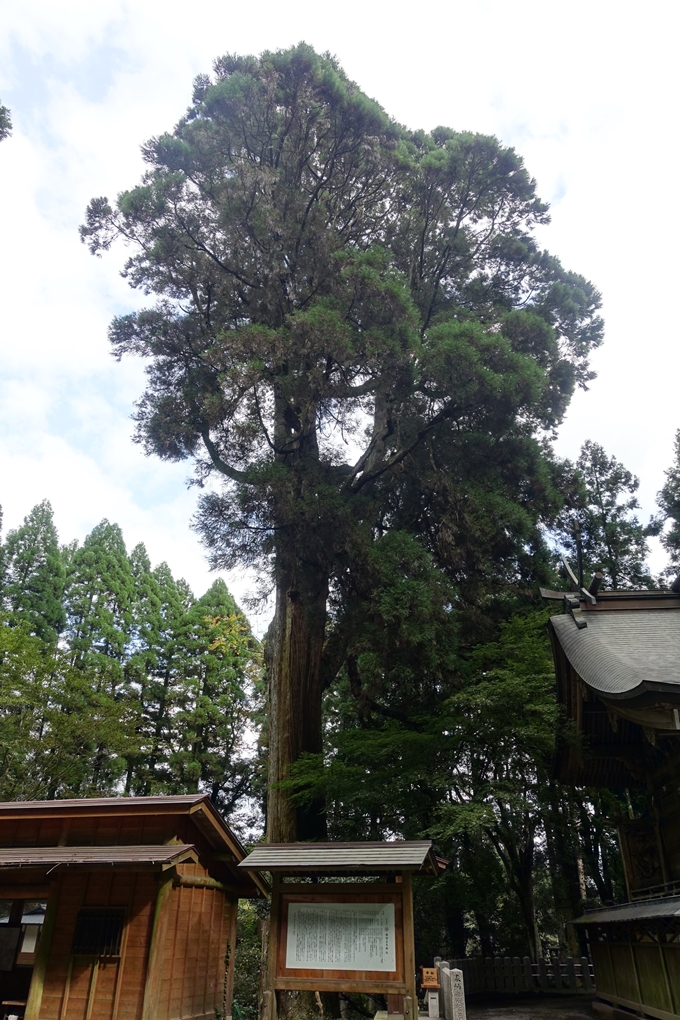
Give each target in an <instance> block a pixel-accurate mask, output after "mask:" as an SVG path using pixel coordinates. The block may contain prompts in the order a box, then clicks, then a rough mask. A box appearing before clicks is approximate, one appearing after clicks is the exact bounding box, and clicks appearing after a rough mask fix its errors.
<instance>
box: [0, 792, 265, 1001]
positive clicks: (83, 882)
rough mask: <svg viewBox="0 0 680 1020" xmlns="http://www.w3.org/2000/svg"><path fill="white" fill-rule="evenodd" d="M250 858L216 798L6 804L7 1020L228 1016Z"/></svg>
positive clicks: (2, 962) (3, 954)
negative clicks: (245, 863) (238, 914)
mask: <svg viewBox="0 0 680 1020" xmlns="http://www.w3.org/2000/svg"><path fill="white" fill-rule="evenodd" d="M244 856H245V851H244V849H243V847H242V846H241V844H240V843H239V841H238V839H236V837H235V836H234V834H233V833H232V832H231V830H230V829H229V828H228V826H227V825H226V824H225V823H224V821H223V820H222V818H221V817H220V815H219V814H218V813H217V811H216V810H215V808H214V807H213V806H212V804H211V803H210V800H209V798H208V797H207V796H206V795H195V796H179V797H134V798H127V797H116V798H103V799H93V800H61V801H59V800H57V801H25V802H16V803H0V999H1V1000H2V1014H1V1016H0V1020H10V1018H13V1017H16V1018H17V1020H175V1018H177V1020H179V1018H201V1020H212V1018H213V1017H214V1016H215V1015H216V1013H218V1012H219V1013H220V1014H221V1015H222V1016H226V1015H228V1014H229V1013H230V1011H231V996H232V987H233V973H234V948H235V938H236V907H237V902H238V898H239V897H240V896H243V897H255V896H263V895H266V894H267V892H268V888H267V885H266V884H265V883H264V881H263V880H262V878H261V877H260V876H259V875H258V874H257V873H249V872H247V871H244V870H243V869H240V870H239V869H238V865H239V864H240V862H241V861H242V860H243V858H244Z"/></svg>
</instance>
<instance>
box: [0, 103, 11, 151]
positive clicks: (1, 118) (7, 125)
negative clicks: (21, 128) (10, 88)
mask: <svg viewBox="0 0 680 1020" xmlns="http://www.w3.org/2000/svg"><path fill="white" fill-rule="evenodd" d="M11 134H12V117H11V115H10V112H9V110H8V109H7V107H6V106H2V104H0V142H1V141H2V140H3V139H4V138H8V137H9V136H10V135H11Z"/></svg>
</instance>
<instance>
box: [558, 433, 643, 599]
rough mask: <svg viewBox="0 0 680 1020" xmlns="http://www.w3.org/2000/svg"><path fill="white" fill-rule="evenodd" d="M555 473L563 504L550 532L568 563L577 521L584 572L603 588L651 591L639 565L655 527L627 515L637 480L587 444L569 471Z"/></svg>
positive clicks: (633, 506) (635, 503)
mask: <svg viewBox="0 0 680 1020" xmlns="http://www.w3.org/2000/svg"><path fill="white" fill-rule="evenodd" d="M561 470H562V471H563V472H564V476H565V483H564V487H565V490H566V502H565V507H564V510H563V511H562V513H561V514H560V517H559V519H558V523H557V529H556V530H557V533H558V535H559V537H560V540H561V543H562V545H563V546H564V547H565V548H566V549H567V550H568V551H569V553H570V554H571V558H572V560H575V556H576V543H575V539H574V525H575V524H576V523H577V522H578V524H579V525H580V529H581V535H582V543H583V560H584V568H585V569H586V570H587V571H588V572H590V573H594V572H595V571H601V572H602V573H603V575H604V584H605V585H606V586H607V587H611V588H614V589H616V588H653V587H654V586H655V585H654V580H653V578H652V577H651V575H650V574H649V571H648V569H647V567H646V564H645V559H646V557H647V556H648V555H649V549H648V546H647V537H648V536H649V535H653V534H657V533H658V530H659V528H658V525H657V524H656V522H655V521H653V520H652V521H651V522H650V525H649V526H647V527H645V526H644V525H642V524H640V522H639V521H638V519H637V517H636V516H635V515H634V513H633V511H634V510H637V509H638V508H639V505H640V504H639V503H638V500H637V496H636V495H635V494H636V492H637V490H638V488H639V485H640V482H639V479H637V478H635V476H634V475H632V474H631V472H630V471H628V470H627V469H626V468H625V467H624V466H623V464H621V463H620V461H618V460H617V459H616V457H609V456H607V454H606V453H605V451H604V449H603V448H602V447H601V446H600V445H599V444H598V443H594V442H591V440H588V441H587V442H585V443H584V444H583V446H582V447H581V453H580V455H579V458H578V460H577V461H576V465H575V467H572V465H570V464H569V462H565V463H564V465H562V468H561ZM569 475H570V477H569Z"/></svg>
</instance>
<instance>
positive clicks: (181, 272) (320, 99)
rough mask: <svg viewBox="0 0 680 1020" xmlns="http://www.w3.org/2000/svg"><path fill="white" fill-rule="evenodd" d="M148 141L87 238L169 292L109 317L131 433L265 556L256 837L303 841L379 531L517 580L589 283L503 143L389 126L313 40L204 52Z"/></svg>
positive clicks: (246, 550) (208, 528)
mask: <svg viewBox="0 0 680 1020" xmlns="http://www.w3.org/2000/svg"><path fill="white" fill-rule="evenodd" d="M144 153H145V158H146V160H147V163H148V167H149V169H148V171H147V173H146V174H145V176H144V178H143V180H142V183H141V184H140V186H139V187H137V188H134V189H133V190H131V191H127V192H124V193H123V194H121V195H120V196H119V198H118V200H117V202H116V204H115V207H114V206H113V205H111V204H110V203H109V202H108V201H107V200H106V199H105V198H101V199H96V200H94V201H93V202H92V203H91V204H90V207H89V209H88V212H87V222H86V224H85V226H84V227H83V231H82V233H83V239H84V240H86V241H88V243H89V244H90V246H91V248H92V250H93V251H94V252H97V251H101V250H103V249H106V248H108V247H109V246H110V245H111V244H112V243H113V241H114V240H115V239H116V238H124V239H125V241H126V242H127V243H128V244H129V245H130V246H131V253H130V258H129V260H128V263H127V267H126V270H125V272H126V275H127V277H128V279H129V280H130V282H131V284H132V285H133V286H136V287H140V288H142V289H145V290H146V291H147V293H150V292H153V293H156V294H158V295H159V297H160V301H159V303H158V305H157V306H156V307H155V308H152V309H149V310H146V311H143V312H140V313H136V314H132V315H129V316H124V317H122V318H120V319H117V320H116V321H114V323H113V324H112V327H111V339H112V342H113V345H114V349H115V351H116V353H117V354H118V355H121V356H122V355H124V354H128V353H130V354H136V355H140V356H142V357H144V358H147V359H149V361H150V367H149V386H148V388H147V391H146V393H145V394H144V395H143V397H142V399H141V400H140V402H139V405H138V410H137V421H138V428H139V431H138V438H139V440H140V442H142V443H143V444H144V445H145V447H146V449H147V450H149V451H154V452H155V453H157V454H159V455H160V456H161V457H166V458H169V459H176V460H177V459H182V458H193V459H194V460H195V462H196V466H197V470H198V474H199V477H200V478H201V479H202V478H204V477H205V476H206V475H207V474H209V473H211V472H216V473H218V474H221V475H222V477H223V479H224V481H225V488H224V491H223V492H222V493H221V494H219V493H213V494H211V495H207V496H205V497H204V498H203V499H202V501H201V508H200V513H199V521H198V526H199V528H200V530H201V533H202V534H203V536H204V538H205V541H206V542H207V544H208V545H209V547H210V549H211V550H212V555H213V560H214V563H215V564H216V565H218V566H229V565H233V564H234V563H239V564H242V563H244V562H247V563H258V564H260V565H261V566H262V567H263V568H265V569H269V568H272V573H273V576H272V585H273V587H274V589H275V591H276V610H275V618H274V622H273V624H272V628H271V631H270V633H269V637H268V641H267V649H268V654H269V656H270V659H269V681H270V687H269V706H270V725H269V762H270V780H271V783H270V796H269V812H268V824H269V838H270V839H273V840H288V839H296V838H311V837H317V836H319V835H322V834H323V831H324V823H323V815H322V813H321V812H320V811H319V810H318V806H312V807H311V808H308V809H301V808H298V809H297V810H296V809H295V807H294V805H293V803H292V801H291V799H290V794H289V792H288V790H287V788H286V786H285V780H286V779H287V777H288V776H289V775H290V767H291V765H292V764H293V763H294V762H295V761H296V760H297V759H298V758H299V757H300V755H302V754H304V753H318V752H320V750H321V742H322V707H321V706H322V691H323V687H324V684H326V683H328V682H331V681H332V680H333V678H334V677H335V676H337V673H338V670H339V669H340V668H341V667H342V664H343V662H344V661H345V660H346V659H347V657H348V655H350V654H352V648H351V628H347V627H345V626H344V617H345V615H346V613H347V612H351V610H350V606H351V603H352V598H353V592H354V590H355V589H356V588H357V587H358V586H360V585H361V583H362V581H361V579H362V577H363V576H364V575H365V573H366V559H367V557H368V555H369V550H370V547H371V544H372V542H373V541H374V540H375V539H376V538H378V537H380V536H382V535H383V534H384V533H385V532H386V531H388V530H394V529H403V530H406V531H407V532H408V533H409V534H410V535H414V534H415V535H417V536H418V537H419V539H420V540H421V541H422V542H423V543H424V545H426V546H428V547H429V551H430V554H431V555H432V556H436V557H438V558H439V559H440V561H441V562H442V563H443V564H444V565H445V566H446V568H447V569H449V570H450V571H451V572H452V573H453V574H455V578H456V581H457V582H458V583H460V584H461V586H462V585H464V584H467V591H466V597H471V596H470V595H469V594H468V593H472V597H475V598H479V597H480V594H483V586H484V585H486V586H487V589H488V587H489V586H492V585H493V583H494V578H495V577H497V576H498V574H499V571H497V570H496V571H494V570H492V569H491V566H492V564H493V563H499V562H500V563H502V571H501V574H502V577H501V580H502V581H504V582H505V581H507V579H509V578H514V577H516V576H517V574H518V572H519V573H520V574H522V575H525V574H526V573H527V568H526V567H525V565H524V559H525V551H526V549H527V548H528V547H530V546H531V543H532V542H535V541H536V540H537V532H538V529H537V522H538V518H539V516H540V514H541V513H542V512H543V511H544V509H545V508H546V506H549V505H550V501H551V499H552V495H553V494H552V492H551V478H550V470H549V469H548V466H547V465H546V461H545V458H544V456H543V453H542V448H541V446H540V444H539V442H538V441H537V435H539V434H542V433H543V431H544V430H545V429H548V430H549V429H552V428H554V427H555V425H556V424H557V423H558V422H559V421H560V419H561V417H562V415H563V413H564V410H565V408H566V406H567V404H568V401H569V398H570V396H571V393H572V391H573V388H574V386H575V385H577V384H585V383H586V382H587V380H588V378H589V377H590V375H589V370H588V356H589V353H590V351H591V350H592V349H593V347H595V346H597V344H598V343H599V342H600V340H601V322H600V320H599V318H598V316H597V309H598V306H599V295H598V294H597V291H596V290H595V289H594V287H593V286H592V285H591V284H589V283H588V282H587V281H586V280H584V279H583V278H582V277H579V276H577V275H576V274H574V273H570V272H567V271H565V270H564V269H563V268H562V266H561V265H560V264H559V262H558V261H557V260H556V259H554V258H552V257H550V256H549V255H548V254H547V253H546V252H543V251H541V250H540V248H539V247H538V245H537V243H536V240H535V238H534V236H533V230H534V227H535V226H536V225H537V224H542V223H545V222H547V207H546V206H545V205H544V203H542V202H541V201H540V199H539V198H538V197H537V195H536V189H535V182H534V181H533V180H532V179H531V177H530V176H529V174H528V173H527V171H526V169H525V167H524V165H523V162H522V160H521V159H520V158H519V156H518V155H517V154H516V153H515V152H514V150H512V149H509V148H506V147H503V146H502V145H501V144H499V142H498V141H497V140H496V139H494V138H488V137H484V136H480V135H473V134H468V133H457V132H454V131H450V130H448V129H445V128H438V129H436V130H435V131H433V132H430V133H425V132H408V131H406V130H405V129H403V128H401V127H400V126H399V125H397V124H395V123H394V121H392V120H390V118H389V117H388V116H387V115H386V114H385V112H384V111H383V110H382V109H381V108H380V107H379V106H378V105H377V103H375V102H373V101H372V100H370V99H369V98H368V97H367V96H365V95H364V94H363V93H362V92H361V91H360V89H359V88H358V87H357V86H356V84H355V83H353V82H352V81H350V80H349V79H348V78H347V76H346V75H345V74H344V72H343V71H342V69H341V68H340V67H339V66H338V64H337V62H336V61H335V60H333V59H332V58H330V57H327V56H323V57H322V56H319V55H318V54H316V53H315V52H314V51H313V50H312V49H311V48H310V47H308V46H306V45H302V44H301V45H299V46H297V47H294V48H293V49H290V50H287V51H284V52H277V53H264V54H262V56H261V57H260V58H257V59H256V58H253V57H234V56H227V57H224V58H222V59H220V60H217V61H216V62H215V65H214V74H213V76H212V77H208V76H200V77H199V78H198V79H197V80H196V83H195V90H194V96H193V100H192V104H191V107H190V109H189V111H188V113H187V115H186V116H185V117H184V118H183V119H182V120H181V121H180V122H179V124H178V125H177V127H176V129H175V131H174V132H173V133H172V134H165V135H162V136H160V137H158V138H154V139H152V140H151V141H150V142H149V143H148V144H147V146H146V147H145V149H144ZM350 451H352V453H353V454H354V455H353V456H352V459H351V460H349V456H350ZM471 574H474V575H475V576H474V578H473V580H474V581H477V582H479V583H477V585H476V588H475V584H472V583H468V581H467V578H466V575H471ZM480 577H481V581H479V578H480ZM480 585H481V588H480ZM329 598H330V605H331V606H332V617H331V619H332V622H333V624H334V631H335V633H336V635H337V640H333V641H329V642H326V638H327V636H328V631H327V625H328V623H329ZM282 781H284V782H282Z"/></svg>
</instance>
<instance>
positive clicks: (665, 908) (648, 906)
mask: <svg viewBox="0 0 680 1020" xmlns="http://www.w3.org/2000/svg"><path fill="white" fill-rule="evenodd" d="M657 917H658V918H664V917H680V896H660V897H659V898H658V899H654V900H639V901H638V902H637V903H619V904H617V905H616V906H614V907H601V908H600V909H598V910H587V911H586V913H585V914H583V915H582V916H581V917H577V918H575V920H574V921H573V922H572V923H573V924H581V925H588V924H620V923H622V922H624V921H645V920H652V919H654V918H657Z"/></svg>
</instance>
